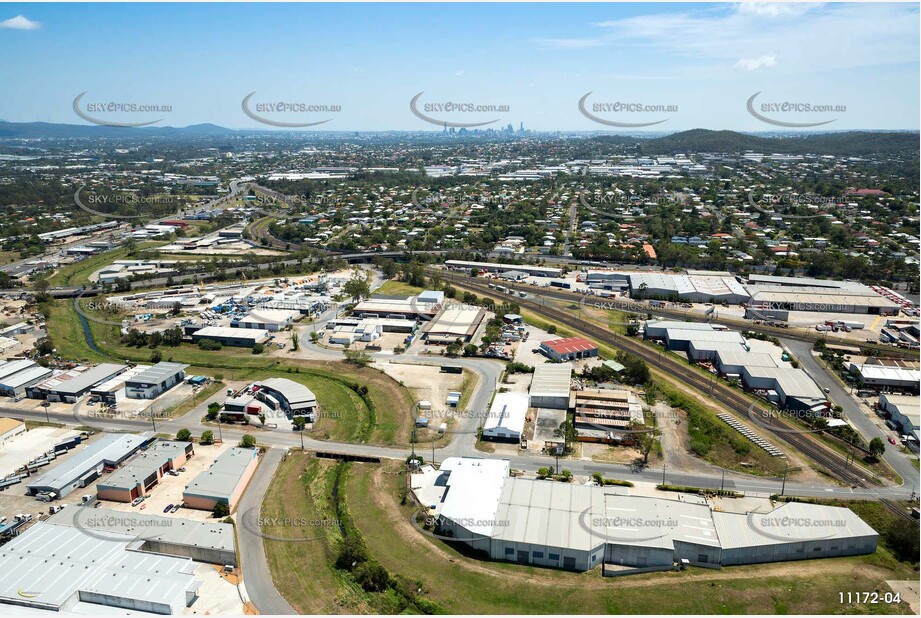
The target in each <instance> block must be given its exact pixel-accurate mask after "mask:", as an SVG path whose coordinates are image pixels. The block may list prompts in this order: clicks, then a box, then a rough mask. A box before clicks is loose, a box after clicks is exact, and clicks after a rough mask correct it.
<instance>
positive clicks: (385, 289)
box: [374, 279, 423, 296]
mask: <svg viewBox="0 0 921 618" xmlns="http://www.w3.org/2000/svg"><path fill="white" fill-rule="evenodd" d="M422 290H423V288H420V287H417V286H415V285H409V284H408V283H403V282H402V281H397V280H396V279H390V280H389V281H385V282H384V284H383V285H382V286H381V287H379V288H377V289H376V290H374V293H375V294H389V295H392V296H415V295H416V294H419V293H420V292H422Z"/></svg>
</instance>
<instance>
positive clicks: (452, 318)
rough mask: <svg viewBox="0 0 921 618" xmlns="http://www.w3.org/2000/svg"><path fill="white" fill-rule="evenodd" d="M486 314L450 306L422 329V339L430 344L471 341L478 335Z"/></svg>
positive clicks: (476, 309) (462, 307)
mask: <svg viewBox="0 0 921 618" xmlns="http://www.w3.org/2000/svg"><path fill="white" fill-rule="evenodd" d="M485 317H486V312H485V311H484V310H483V309H478V308H476V307H466V306H462V305H450V306H447V307H444V308H443V309H442V310H441V311H440V312H439V313H438V315H437V316H436V317H435V319H433V320H432V321H430V322H429V323H427V324H426V325H425V327H424V328H423V329H422V333H423V334H422V337H423V338H424V339H425V340H426V341H428V342H430V343H444V344H449V343H453V342H455V341H458V340H460V341H461V342H463V343H466V342H468V341H470V340H471V339H472V338H473V335H474V334H475V333H476V331H477V329H478V328H479V327H480V324H482V323H483V318H485Z"/></svg>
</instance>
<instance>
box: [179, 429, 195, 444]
mask: <svg viewBox="0 0 921 618" xmlns="http://www.w3.org/2000/svg"><path fill="white" fill-rule="evenodd" d="M176 439H177V440H179V441H180V442H191V441H192V432H191V431H189V430H188V429H186V428H185V427H183V428H182V429H180V430H179V431H177V432H176Z"/></svg>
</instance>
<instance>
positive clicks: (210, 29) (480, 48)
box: [0, 3, 921, 133]
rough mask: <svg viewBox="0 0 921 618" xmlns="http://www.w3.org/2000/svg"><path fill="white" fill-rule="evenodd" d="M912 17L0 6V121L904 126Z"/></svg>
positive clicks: (700, 7) (373, 127)
mask: <svg viewBox="0 0 921 618" xmlns="http://www.w3.org/2000/svg"><path fill="white" fill-rule="evenodd" d="M918 17H919V15H918V6H917V4H870V3H846V4H791V3H788V4H780V3H777V4H775V3H745V4H728V3H720V4H705V3H676V4H653V3H611V4H566V5H563V4H222V5H214V4H181V5H180V4H157V5H155V4H131V5H125V4H95V5H90V4H5V5H2V6H0V55H2V56H3V57H4V58H5V59H6V60H7V61H6V62H4V63H3V64H2V66H0V81H2V83H4V84H7V85H9V86H11V87H7V88H4V89H3V91H2V92H0V119H2V120H7V121H11V122H35V121H41V122H53V123H67V124H84V125H91V124H93V123H102V124H110V123H112V124H118V123H124V124H131V125H134V124H144V123H153V124H151V125H150V126H155V127H162V126H174V127H183V126H188V125H193V124H201V123H213V124H217V125H220V126H224V127H228V128H233V129H258V130H268V129H289V130H290V129H303V130H305V131H433V132H437V131H443V130H444V128H445V126H448V130H450V129H451V128H452V127H454V128H455V129H456V130H460V129H461V128H464V127H467V128H468V130H472V129H473V128H480V129H489V128H492V129H494V130H505V129H506V127H507V126H508V125H512V127H513V129H514V131H515V132H518V131H519V129H520V127H521V124H522V123H523V125H524V127H525V129H527V130H533V131H540V132H543V131H617V132H621V133H631V132H645V131H649V132H656V133H660V132H661V133H668V132H674V131H681V130H687V129H692V128H706V129H730V130H736V131H745V132H775V133H777V132H789V131H793V132H797V131H802V132H810V133H814V132H818V131H841V130H849V129H863V130H917V129H918V128H919V120H918V118H919V114H921V108H919V96H918V92H919V89H921V79H919V73H921V67H919V61H918V57H919V41H921V36H919V21H918ZM83 93H85V94H84V95H83V97H82V98H80V99H79V100H78V101H77V102H76V103H75V99H76V98H77V97H78V96H79V95H81V94H83ZM110 103H118V104H127V105H128V106H146V105H150V106H155V107H157V108H158V109H153V110H151V111H147V110H145V111H140V110H134V111H131V110H129V111H117V110H113V106H111V105H110ZM279 103H281V104H283V105H282V106H283V107H284V108H286V109H284V110H282V111H279V110H278V109H277V107H278V104H279ZM791 103H792V104H794V105H793V106H790V105H789V104H791ZM449 104H450V105H449ZM458 104H459V105H458ZM803 104H809V105H822V106H825V107H824V108H823V109H822V110H821V111H804V109H803ZM313 106H318V107H317V108H314V107H313ZM452 106H453V107H454V109H450V108H451V107H452ZM458 107H460V108H461V109H457V108H458ZM468 107H469V108H476V109H468ZM791 107H795V108H796V109H790V108H791ZM75 108H76V111H75ZM640 108H642V109H640ZM438 123H442V124H441V125H440V126H439V124H438Z"/></svg>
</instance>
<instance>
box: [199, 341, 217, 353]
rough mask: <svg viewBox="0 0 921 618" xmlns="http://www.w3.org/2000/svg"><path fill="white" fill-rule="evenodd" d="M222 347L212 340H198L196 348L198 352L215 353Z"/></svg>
mask: <svg viewBox="0 0 921 618" xmlns="http://www.w3.org/2000/svg"><path fill="white" fill-rule="evenodd" d="M222 347H223V346H222V345H221V343H220V342H219V341H215V340H214V339H199V340H198V348H199V349H200V350H206V351H217V350H220V349H221V348H222Z"/></svg>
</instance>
